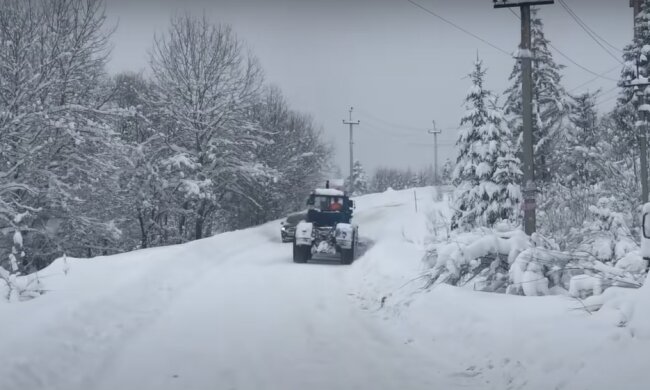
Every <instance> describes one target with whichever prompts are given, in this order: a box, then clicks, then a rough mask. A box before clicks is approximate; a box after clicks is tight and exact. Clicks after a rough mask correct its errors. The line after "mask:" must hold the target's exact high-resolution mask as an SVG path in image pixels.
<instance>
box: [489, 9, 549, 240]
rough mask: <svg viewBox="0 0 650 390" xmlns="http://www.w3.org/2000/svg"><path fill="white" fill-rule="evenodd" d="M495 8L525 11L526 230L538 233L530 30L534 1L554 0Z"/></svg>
mask: <svg viewBox="0 0 650 390" xmlns="http://www.w3.org/2000/svg"><path fill="white" fill-rule="evenodd" d="M492 2H493V3H494V8H509V7H519V10H520V12H521V45H520V46H519V55H518V58H519V59H520V60H521V92H522V114H523V115H522V116H523V125H524V126H523V127H524V129H523V141H524V142H523V160H524V185H523V191H522V192H523V195H524V232H526V234H527V235H531V234H533V233H535V229H536V222H535V208H536V201H535V196H536V193H537V188H536V185H535V167H534V158H533V68H532V57H533V53H532V52H531V33H530V7H531V6H534V5H544V4H554V3H555V1H554V0H538V1H526V0H519V1H512V2H510V1H507V0H501V1H497V0H492Z"/></svg>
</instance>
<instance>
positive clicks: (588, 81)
mask: <svg viewBox="0 0 650 390" xmlns="http://www.w3.org/2000/svg"><path fill="white" fill-rule="evenodd" d="M618 68H619V66H618V65H615V66H614V67H613V68H610V69H608V70H606V71H604V72H602V73H600V76H604V75H606V74H608V73H611V72H613V71H614V70H616V69H618ZM599 78H600V77H598V76H597V77H594V78H592V79H589V80H587V81H585V82H584V83H582V84H580V85H578V86H577V87H574V88H572V89H570V90H569V93H571V92H573V91H575V90H576V89H580V88H582V87H584V86H585V85H588V84H591V83H593V82H594V81H596V80H598V79H599Z"/></svg>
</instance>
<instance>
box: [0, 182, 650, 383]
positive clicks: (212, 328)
mask: <svg viewBox="0 0 650 390" xmlns="http://www.w3.org/2000/svg"><path fill="white" fill-rule="evenodd" d="M415 198H417V203H418V211H417V212H416V211H415ZM415 198H414V190H406V191H387V192H386V193H383V194H373V195H367V196H364V197H360V198H358V199H357V202H356V203H357V210H356V211H355V213H356V216H355V221H356V223H358V225H359V231H360V235H361V237H362V240H363V251H362V254H361V256H360V257H359V258H358V259H357V260H356V261H355V262H354V263H353V264H352V265H351V266H340V265H338V264H337V263H336V262H333V261H332V260H327V259H323V260H318V261H314V262H311V263H309V264H293V263H292V261H291V245H290V244H282V243H280V234H279V228H280V224H279V222H278V221H274V222H271V223H268V224H265V225H262V226H259V227H256V228H252V229H247V230H242V231H236V232H231V233H226V234H221V235H218V236H215V237H212V238H208V239H204V240H200V241H196V242H192V243H188V244H184V245H178V246H173V247H165V248H155V249H148V250H141V251H136V252H131V253H127V254H122V255H116V256H109V257H100V258H94V259H68V260H67V261H66V262H64V261H63V260H62V259H60V260H58V261H57V262H55V263H54V264H53V265H52V266H50V267H49V268H47V269H45V270H43V271H42V272H41V276H42V281H43V283H44V285H45V288H46V289H48V290H49V291H48V293H46V294H45V295H43V296H42V297H39V298H37V299H34V300H31V301H27V302H19V303H11V304H10V303H6V302H2V301H0V351H1V352H0V389H3V390H14V389H15V390H18V389H29V390H32V389H34V390H38V389H66V390H68V389H70V390H74V389H84V390H86V389H98V390H99V389H102V390H103V389H106V390H108V389H115V388H121V389H157V390H161V389H162V390H166V389H456V388H459V389H460V388H462V389H611V388H625V389H645V388H648V387H649V386H650V383H648V382H649V381H648V380H647V379H646V375H645V370H644V368H645V366H646V365H647V356H648V351H649V350H650V288H648V287H649V286H645V287H644V288H642V289H641V290H638V291H633V290H623V289H609V290H607V291H605V293H604V294H603V295H602V296H600V297H594V298H593V299H592V301H594V302H595V301H596V300H598V302H596V303H598V305H599V306H600V305H602V308H601V309H600V311H598V312H594V313H591V314H590V313H589V312H588V311H587V310H585V308H584V307H583V306H582V303H581V301H578V300H576V299H572V298H569V297H560V296H549V297H521V296H507V295H498V294H488V293H479V292H475V291H471V290H467V289H459V288H455V287H449V286H438V287H435V288H433V289H431V290H430V291H424V290H422V286H423V285H424V278H422V275H423V273H424V272H425V271H426V268H425V266H424V265H423V263H422V262H421V261H420V259H421V258H422V256H423V254H424V249H423V248H424V245H425V244H426V242H427V240H428V239H430V233H431V232H432V225H431V223H430V222H429V221H428V216H430V215H432V214H433V213H436V212H437V211H440V212H441V213H442V214H444V213H445V212H446V210H447V206H446V204H445V203H443V202H435V201H434V198H435V197H434V194H433V189H430V188H421V189H417V190H416V191H415ZM66 263H67V264H66ZM67 269H69V270H68V272H67V275H65V273H64V271H65V270H67ZM585 304H587V307H589V304H590V302H589V301H585Z"/></svg>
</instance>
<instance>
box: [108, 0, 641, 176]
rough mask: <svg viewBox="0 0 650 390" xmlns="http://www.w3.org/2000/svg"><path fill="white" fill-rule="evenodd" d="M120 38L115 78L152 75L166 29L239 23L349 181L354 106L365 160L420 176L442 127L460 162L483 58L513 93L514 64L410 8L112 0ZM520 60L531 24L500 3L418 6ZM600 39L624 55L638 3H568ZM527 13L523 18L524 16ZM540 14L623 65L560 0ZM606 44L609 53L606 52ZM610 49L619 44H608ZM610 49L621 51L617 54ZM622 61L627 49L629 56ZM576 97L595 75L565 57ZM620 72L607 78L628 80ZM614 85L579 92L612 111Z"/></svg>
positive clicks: (430, 1) (571, 41)
mask: <svg viewBox="0 0 650 390" xmlns="http://www.w3.org/2000/svg"><path fill="white" fill-rule="evenodd" d="M106 1H107V14H108V16H109V22H110V23H113V24H114V23H118V25H117V30H116V32H115V33H114V35H113V54H112V58H111V61H110V63H109V70H110V71H111V72H113V73H116V72H120V71H141V70H142V71H145V72H146V71H147V68H148V50H149V48H150V47H151V43H152V38H153V35H154V33H161V32H164V31H165V29H166V28H167V25H168V21H169V18H170V16H172V15H173V14H175V13H179V12H185V11H190V12H191V13H193V14H196V15H201V13H203V12H205V13H206V14H207V15H208V17H209V18H210V19H211V20H213V21H215V22H221V23H228V24H231V25H232V26H233V29H234V30H235V31H236V33H237V34H238V36H239V37H240V38H241V39H242V40H244V41H245V42H246V43H247V45H248V47H250V48H251V49H252V51H253V52H254V53H255V54H256V55H257V56H258V58H259V59H260V62H261V64H262V66H263V68H264V71H265V74H266V80H267V82H269V83H273V84H275V85H277V86H279V87H280V88H281V89H282V90H283V92H284V94H285V96H286V97H287V99H288V100H289V102H290V104H291V106H292V107H293V108H295V109H298V110H300V111H303V112H306V113H309V114H311V115H312V116H313V117H314V119H315V122H316V123H317V124H318V125H320V126H322V127H323V130H324V134H325V137H326V139H328V140H331V141H333V142H334V144H335V146H336V162H337V163H338V165H339V166H340V167H341V168H342V169H343V172H344V173H347V166H348V158H349V156H348V150H349V148H348V141H349V139H348V127H347V126H344V125H343V124H342V122H341V121H342V119H347V117H348V110H349V107H350V106H354V114H353V119H354V120H357V119H358V120H360V121H361V125H360V126H356V127H355V159H359V160H361V162H362V163H363V164H364V165H365V166H366V167H367V168H368V169H369V170H372V169H373V168H375V167H377V166H395V167H408V166H411V167H413V168H420V167H423V166H425V165H428V164H431V163H432V161H433V146H432V145H433V138H432V136H431V135H428V134H426V129H427V128H428V127H431V121H432V120H435V121H436V123H437V125H438V127H439V128H442V129H443V132H442V134H441V136H440V137H439V145H440V147H439V150H440V157H439V161H440V164H441V165H442V162H443V161H444V159H445V158H446V157H453V156H454V147H453V143H454V140H455V136H456V132H455V130H454V129H455V128H456V127H457V126H458V123H459V120H460V117H461V115H462V113H463V108H462V103H463V98H464V96H465V94H466V92H467V90H468V88H469V84H468V80H467V79H466V75H467V73H469V72H470V71H471V69H472V63H473V61H474V59H475V58H476V56H477V53H478V55H479V56H480V57H481V58H482V59H483V61H484V63H485V65H486V66H487V68H488V73H487V87H488V88H490V89H492V90H493V91H495V92H498V93H501V92H502V91H503V90H504V89H505V88H506V87H507V86H508V81H507V79H508V76H509V74H510V72H511V70H512V66H513V63H514V60H513V59H512V58H511V57H510V56H508V55H506V54H504V53H502V52H500V51H498V50H496V49H494V48H492V47H490V46H488V45H487V44H485V43H483V42H481V41H479V40H477V39H476V38H473V37H471V36H469V35H467V34H465V33H463V32H461V31H459V30H457V29H455V28H454V27H452V26H450V25H448V24H446V23H444V22H443V21H441V20H440V19H438V18H436V17H434V16H432V15H430V14H428V13H426V12H425V11H423V10H422V9H419V8H417V7H416V6H414V5H412V4H410V3H408V2H407V1H406V0H106ZM415 1H417V2H418V3H419V4H421V5H422V6H423V7H426V8H428V9H429V10H431V11H433V12H435V13H437V14H439V15H440V16H442V17H444V18H447V19H449V20H451V21H452V22H455V23H457V24H458V25H460V26H461V27H463V28H465V29H467V30H469V31H471V32H472V33H474V34H477V35H479V36H480V37H482V38H483V39H485V40H487V41H489V42H490V43H492V44H494V45H496V46H498V47H500V48H503V49H505V50H506V51H508V52H512V51H514V50H516V47H517V45H518V44H519V34H520V27H519V26H520V24H519V23H520V22H519V20H517V18H516V17H515V15H513V14H512V13H511V12H509V11H508V10H506V9H498V10H495V9H493V7H492V1H491V0H453V1H452V0H415ZM565 2H566V3H567V4H568V5H569V6H570V7H571V8H572V9H573V10H574V11H575V13H576V14H577V15H578V16H579V17H580V18H582V20H583V21H584V22H585V23H586V24H587V25H589V26H590V27H591V28H592V29H593V30H594V31H595V32H596V33H597V34H599V35H600V36H602V37H603V38H605V39H606V40H607V41H608V42H609V43H610V44H612V45H613V46H615V47H618V48H622V47H623V46H624V45H625V44H627V43H628V42H629V41H630V39H631V37H632V9H631V8H629V3H628V0H588V1H587V0H565ZM517 12H518V11H517ZM540 15H541V17H542V18H543V21H544V24H545V32H546V35H547V37H548V38H549V39H550V40H551V43H552V44H553V45H554V46H556V47H557V49H559V50H560V51H562V52H563V53H564V54H565V55H567V56H568V57H570V58H571V59H572V60H573V61H575V62H577V63H579V64H580V65H582V66H584V67H586V68H588V69H589V70H591V71H594V72H596V73H599V74H600V73H603V72H605V71H607V70H609V69H612V68H615V67H616V66H617V65H618V63H617V62H616V61H615V59H614V58H612V57H611V56H609V55H608V54H607V53H606V52H605V51H604V50H603V49H602V48H601V47H599V46H598V44H597V43H596V42H594V41H593V40H592V39H591V38H589V36H588V35H587V34H586V33H585V32H584V31H583V30H581V28H580V27H579V26H578V24H577V23H576V22H575V21H574V20H573V19H571V17H570V16H569V14H568V13H567V12H566V11H565V10H564V9H563V8H562V7H561V6H560V4H558V3H557V2H556V4H555V5H546V6H543V7H542V8H541V10H540ZM605 46H606V45H605ZM606 47H607V46H606ZM610 51H612V52H614V50H613V49H610ZM616 54H618V55H619V56H620V53H617V52H616ZM555 58H556V60H557V61H558V62H559V63H561V64H564V65H566V66H567V68H566V69H565V70H564V72H563V74H564V86H565V87H566V88H567V89H568V90H572V89H573V88H575V87H578V86H580V85H581V84H584V83H585V82H587V81H589V80H591V79H593V78H594V76H593V75H592V74H590V73H588V72H587V71H586V70H583V69H580V68H579V67H578V66H576V65H574V64H572V63H571V62H570V61H569V60H567V59H566V58H563V57H562V56H561V55H560V54H558V53H555ZM619 68H620V65H619V67H618V68H616V69H614V70H612V71H611V72H610V73H608V74H607V75H605V77H609V78H613V79H617V78H618V75H619ZM614 86H615V82H614V81H610V80H604V79H598V80H597V81H593V82H591V83H588V84H587V85H585V86H583V87H581V88H579V89H576V90H575V91H573V92H574V93H578V92H580V91H583V90H596V89H598V88H601V89H602V90H603V91H609V92H608V93H606V94H603V95H602V97H601V98H600V102H601V104H600V105H599V107H600V108H602V109H603V110H606V109H609V108H611V106H612V105H613V103H614V101H613V98H614V96H615V94H616V91H615V90H611V89H612V88H613V87H614Z"/></svg>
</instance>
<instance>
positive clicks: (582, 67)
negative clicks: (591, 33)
mask: <svg viewBox="0 0 650 390" xmlns="http://www.w3.org/2000/svg"><path fill="white" fill-rule="evenodd" d="M508 10H510V12H511V13H512V14H513V15H514V16H515V17H517V19H520V20H521V17H520V16H519V15H517V13H516V12H515V11H513V10H512V9H510V8H508ZM548 45H549V46H550V47H551V48H552V49H553V50H555V51H556V52H557V53H558V54H559V55H561V56H562V57H564V58H565V59H566V60H567V61H569V62H570V63H572V64H573V65H575V66H577V67H578V68H580V69H582V70H584V71H585V72H587V73H591V74H592V75H594V76H596V78H601V79H604V80H609V81H615V82H618V80H615V79H612V78H610V77H605V76H604V74H598V73H596V72H594V71H593V70H591V69H589V68H587V67H585V66H583V65H580V64H579V63H577V62H576V61H575V60H574V59H572V58H571V57H569V56H568V55H566V54H564V53H563V52H562V51H561V50H560V49H558V48H557V47H555V46H554V45H553V44H552V43H551V42H549V43H548ZM605 73H607V72H605Z"/></svg>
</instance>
